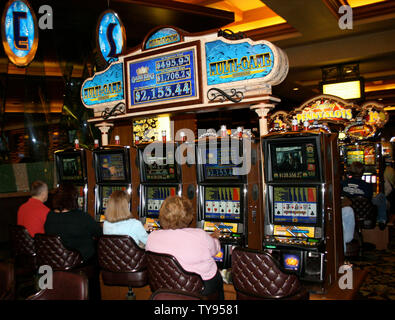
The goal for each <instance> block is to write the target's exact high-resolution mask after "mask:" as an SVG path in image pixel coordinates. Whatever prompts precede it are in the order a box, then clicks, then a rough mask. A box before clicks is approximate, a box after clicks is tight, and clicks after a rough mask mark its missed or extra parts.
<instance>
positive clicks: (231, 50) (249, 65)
mask: <svg viewBox="0 0 395 320" xmlns="http://www.w3.org/2000/svg"><path fill="white" fill-rule="evenodd" d="M205 47H206V69H207V85H215V84H221V83H228V82H233V81H243V80H249V79H254V78H263V77H266V76H267V75H268V74H269V73H270V72H271V71H272V69H273V66H274V62H275V61H274V60H275V56H274V54H273V51H272V49H271V48H270V47H269V46H268V45H267V44H257V45H251V44H250V43H248V42H243V43H235V44H229V43H226V42H223V41H222V40H216V41H212V42H206V44H205Z"/></svg>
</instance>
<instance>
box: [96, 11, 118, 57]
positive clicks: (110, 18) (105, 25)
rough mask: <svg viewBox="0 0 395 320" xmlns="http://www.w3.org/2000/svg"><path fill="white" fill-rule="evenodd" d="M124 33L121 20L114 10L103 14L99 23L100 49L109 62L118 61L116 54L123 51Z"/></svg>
mask: <svg viewBox="0 0 395 320" xmlns="http://www.w3.org/2000/svg"><path fill="white" fill-rule="evenodd" d="M122 36H123V34H122V28H121V22H120V21H119V19H118V17H117V16H116V15H115V14H114V13H113V12H108V13H106V14H105V15H103V17H102V19H101V20H100V23H99V31H98V39H99V47H100V51H101V53H102V55H103V57H104V59H105V60H106V61H107V62H110V60H111V62H114V61H117V60H118V58H116V57H115V56H116V55H118V54H120V53H121V52H122V48H123V45H124V43H123V37H122Z"/></svg>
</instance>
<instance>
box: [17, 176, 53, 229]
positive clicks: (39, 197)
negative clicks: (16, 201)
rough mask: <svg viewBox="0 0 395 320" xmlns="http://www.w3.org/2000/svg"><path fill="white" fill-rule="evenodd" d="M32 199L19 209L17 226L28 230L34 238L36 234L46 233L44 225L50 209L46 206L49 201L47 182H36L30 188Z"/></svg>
mask: <svg viewBox="0 0 395 320" xmlns="http://www.w3.org/2000/svg"><path fill="white" fill-rule="evenodd" d="M30 194H31V198H30V199H29V200H28V201H27V202H25V203H24V204H22V205H21V206H20V207H19V209H18V214H17V224H18V225H20V226H23V227H25V228H26V230H27V231H28V232H29V234H30V235H31V236H32V237H34V236H35V235H36V233H44V223H45V220H46V219H47V215H48V212H49V208H48V207H47V206H46V205H45V204H44V202H46V201H47V200H48V186H47V184H46V183H45V182H43V181H40V180H37V181H34V182H33V183H32V185H31V188H30Z"/></svg>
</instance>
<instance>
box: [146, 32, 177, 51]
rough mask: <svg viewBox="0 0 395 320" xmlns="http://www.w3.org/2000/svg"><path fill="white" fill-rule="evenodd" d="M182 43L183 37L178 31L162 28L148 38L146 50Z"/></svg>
mask: <svg viewBox="0 0 395 320" xmlns="http://www.w3.org/2000/svg"><path fill="white" fill-rule="evenodd" d="M180 41H181V37H180V34H179V33H178V32H177V30H175V29H173V28H162V29H159V30H158V31H156V32H154V33H153V34H152V35H151V36H149V37H148V39H147V40H146V41H145V45H144V48H145V49H153V48H157V47H162V46H165V45H168V44H172V43H176V42H180Z"/></svg>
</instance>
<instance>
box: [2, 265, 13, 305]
mask: <svg viewBox="0 0 395 320" xmlns="http://www.w3.org/2000/svg"><path fill="white" fill-rule="evenodd" d="M14 298H15V274H14V265H13V264H12V263H7V262H2V261H0V300H13V299H14Z"/></svg>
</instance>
